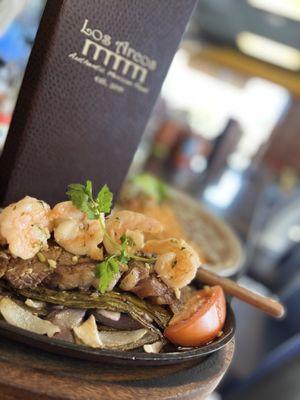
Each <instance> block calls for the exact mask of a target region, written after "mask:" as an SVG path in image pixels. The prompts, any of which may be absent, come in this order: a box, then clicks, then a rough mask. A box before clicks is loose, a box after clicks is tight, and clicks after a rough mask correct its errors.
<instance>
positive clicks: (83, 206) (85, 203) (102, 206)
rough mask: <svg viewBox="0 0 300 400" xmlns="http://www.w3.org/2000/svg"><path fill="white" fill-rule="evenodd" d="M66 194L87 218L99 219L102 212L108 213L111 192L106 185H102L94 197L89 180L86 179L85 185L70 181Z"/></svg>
mask: <svg viewBox="0 0 300 400" xmlns="http://www.w3.org/2000/svg"><path fill="white" fill-rule="evenodd" d="M67 195H68V196H69V197H70V199H71V200H72V203H73V204H74V206H75V207H76V208H78V209H79V210H80V211H82V212H84V213H85V214H86V215H87V217H88V219H99V218H100V217H101V214H102V213H105V214H106V213H109V212H110V209H111V206H112V200H113V194H112V193H111V191H110V190H109V188H108V186H107V185H104V186H103V187H102V189H101V190H100V191H99V193H98V194H97V196H96V198H94V197H93V186H92V182H91V181H90V180H88V181H86V184H85V185H82V184H80V183H72V184H71V185H69V186H68V191H67Z"/></svg>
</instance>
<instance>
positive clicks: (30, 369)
mask: <svg viewBox="0 0 300 400" xmlns="http://www.w3.org/2000/svg"><path fill="white" fill-rule="evenodd" d="M233 352H234V341H233V340H232V341H231V342H230V343H228V344H227V345H226V346H225V347H224V348H223V349H222V350H220V351H218V352H216V353H213V354H212V355H210V356H208V357H207V358H205V359H203V360H201V361H200V362H199V361H197V362H189V363H185V364H181V365H173V366H160V367H138V368H135V367H122V366H115V365H109V364H101V363H92V362H87V361H82V360H77V359H72V358H66V357H63V356H57V355H54V354H50V353H47V352H43V351H41V350H36V349H33V348H31V347H28V346H25V345H22V344H19V343H16V342H12V341H9V340H7V339H4V338H0V371H1V373H0V398H1V400H21V399H22V400H44V399H45V400H54V399H55V400H62V399H70V400H71V399H72V400H94V399H95V400H96V399H97V400H100V399H101V400H106V399H113V400H114V399H118V400H123V399H124V400H125V399H126V400H131V399H139V400H143V399H149V400H150V399H151V400H156V399H159V400H164V399H175V398H176V399H195V400H201V399H205V398H206V397H207V396H208V394H210V393H211V392H212V391H213V390H214V389H215V388H216V386H217V385H218V383H219V382H220V380H221V379H222V377H223V375H224V374H225V372H226V370H227V369H228V367H229V365H230V362H231V360H232V356H233Z"/></svg>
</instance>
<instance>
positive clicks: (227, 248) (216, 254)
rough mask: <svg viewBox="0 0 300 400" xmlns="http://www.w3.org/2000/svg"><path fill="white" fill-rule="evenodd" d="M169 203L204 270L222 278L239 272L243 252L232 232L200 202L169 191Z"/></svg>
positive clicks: (171, 190)
mask: <svg viewBox="0 0 300 400" xmlns="http://www.w3.org/2000/svg"><path fill="white" fill-rule="evenodd" d="M170 195H171V196H170V199H169V203H170V205H171V206H172V208H173V209H174V211H175V213H176V215H177V216H178V218H179V220H180V222H181V223H182V226H183V229H184V231H185V232H186V234H187V237H188V238H189V239H191V240H192V242H194V243H195V244H196V248H197V247H199V251H200V253H201V252H202V253H203V256H204V258H205V259H206V262H205V264H204V267H205V268H207V269H209V270H211V271H212V272H215V273H217V274H219V275H221V276H225V277H233V276H235V275H237V274H238V272H239V271H240V270H241V268H242V266H243V262H244V253H243V249H242V245H241V242H240V241H239V239H238V238H237V236H236V234H235V233H234V231H233V230H232V229H231V228H230V227H229V225H228V224H227V223H226V222H225V221H223V220H222V219H221V218H219V217H216V216H214V215H213V214H212V213H211V212H209V211H208V210H207V209H206V208H205V207H204V206H203V205H202V204H201V203H199V202H198V201H196V200H195V199H193V198H192V197H190V196H188V195H186V194H184V193H182V192H180V191H178V190H175V189H170Z"/></svg>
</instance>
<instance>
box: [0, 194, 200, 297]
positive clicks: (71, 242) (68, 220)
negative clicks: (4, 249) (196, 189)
mask: <svg viewBox="0 0 300 400" xmlns="http://www.w3.org/2000/svg"><path fill="white" fill-rule="evenodd" d="M162 230H163V226H162V224H161V223H160V222H158V221H157V220H156V219H154V218H152V217H150V216H146V215H143V214H141V213H138V212H134V211H127V210H121V211H113V212H112V213H111V214H110V215H109V216H108V217H106V218H105V216H104V215H101V218H100V220H89V219H88V218H87V216H86V214H85V213H83V212H81V211H80V210H78V209H77V208H76V207H75V206H74V205H73V203H72V202H71V201H65V202H62V203H58V204H57V205H56V206H55V207H54V208H53V209H51V208H50V206H49V205H48V204H47V203H45V202H43V201H41V200H38V199H35V198H33V197H29V196H26V197H25V198H24V199H22V200H20V201H18V202H17V203H14V204H11V205H10V206H8V207H6V208H5V209H4V210H3V211H2V212H1V213H0V244H1V245H8V248H9V251H10V253H11V254H12V255H13V256H14V257H19V258H22V259H24V260H28V259H30V258H32V257H34V256H35V255H36V254H37V253H38V252H39V251H41V250H45V249H47V248H48V240H49V238H50V237H51V234H52V233H53V235H54V238H55V241H56V242H57V243H58V244H59V245H60V246H61V247H62V248H64V249H65V250H66V251H68V252H70V253H72V254H74V255H78V256H84V255H87V256H89V257H91V258H92V259H95V260H102V259H103V247H101V246H100V247H99V245H101V244H102V243H103V245H104V248H105V250H106V252H107V253H108V254H118V252H119V251H120V244H121V238H122V236H123V235H126V237H128V238H130V239H132V240H131V244H130V248H129V251H130V252H132V254H135V253H137V252H142V253H144V254H149V255H152V256H153V255H155V256H156V257H157V259H156V262H155V265H154V270H155V272H156V273H157V275H158V276H159V277H160V279H161V280H162V281H163V282H164V283H165V284H166V285H167V286H169V287H170V288H172V289H174V290H179V289H181V288H183V287H185V286H187V285H188V284H189V283H190V282H191V281H192V280H193V279H194V277H195V275H196V272H197V269H198V267H199V264H200V261H199V257H198V254H197V253H196V251H195V250H194V249H193V248H192V247H191V246H190V245H189V244H188V243H186V242H185V241H184V240H180V239H177V238H168V239H162V240H159V239H158V240H155V239H152V240H148V241H146V242H145V234H148V235H149V234H151V237H155V235H159V234H160V233H161V232H162Z"/></svg>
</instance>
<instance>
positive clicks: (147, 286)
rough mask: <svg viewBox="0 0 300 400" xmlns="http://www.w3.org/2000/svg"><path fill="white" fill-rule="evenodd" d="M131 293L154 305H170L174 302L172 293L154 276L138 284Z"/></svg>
mask: <svg viewBox="0 0 300 400" xmlns="http://www.w3.org/2000/svg"><path fill="white" fill-rule="evenodd" d="M131 292H133V293H135V294H136V295H137V296H139V297H141V298H142V299H144V298H148V299H149V300H151V301H152V302H153V303H155V304H160V305H163V304H172V303H174V301H176V297H175V295H174V292H173V291H172V290H171V289H170V288H169V287H168V286H167V285H166V284H165V283H163V282H162V281H161V280H159V278H158V277H157V276H155V275H154V274H153V275H150V276H149V277H148V278H146V279H143V280H141V281H140V282H138V284H137V285H136V286H135V287H134V288H133V289H131Z"/></svg>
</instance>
